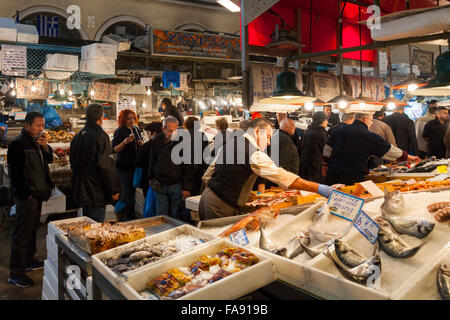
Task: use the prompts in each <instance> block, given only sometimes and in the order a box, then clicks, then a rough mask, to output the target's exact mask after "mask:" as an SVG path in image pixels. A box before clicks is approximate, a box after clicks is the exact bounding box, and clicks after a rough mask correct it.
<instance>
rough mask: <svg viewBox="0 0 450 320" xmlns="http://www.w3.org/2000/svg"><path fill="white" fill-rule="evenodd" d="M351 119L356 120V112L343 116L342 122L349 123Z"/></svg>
mask: <svg viewBox="0 0 450 320" xmlns="http://www.w3.org/2000/svg"><path fill="white" fill-rule="evenodd" d="M349 119H355V113H354V112H350V113H344V114H342V121H347V120H349Z"/></svg>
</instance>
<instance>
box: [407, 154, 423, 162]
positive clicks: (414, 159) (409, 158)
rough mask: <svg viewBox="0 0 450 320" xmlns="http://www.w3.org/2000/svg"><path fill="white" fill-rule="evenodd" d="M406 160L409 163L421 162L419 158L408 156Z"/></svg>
mask: <svg viewBox="0 0 450 320" xmlns="http://www.w3.org/2000/svg"><path fill="white" fill-rule="evenodd" d="M408 160H409V161H414V162H420V161H421V160H420V158H419V157H416V156H410V155H408Z"/></svg>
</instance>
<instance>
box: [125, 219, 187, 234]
mask: <svg viewBox="0 0 450 320" xmlns="http://www.w3.org/2000/svg"><path fill="white" fill-rule="evenodd" d="M127 224H135V225H137V226H139V227H142V228H144V230H145V236H146V237H148V236H150V235H152V234H157V233H160V232H163V231H166V230H169V229H173V228H176V227H179V226H181V225H183V224H185V223H184V222H183V221H180V220H178V219H175V218H172V217H169V216H156V217H152V218H144V219H139V220H133V221H128V222H127Z"/></svg>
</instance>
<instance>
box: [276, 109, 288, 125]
mask: <svg viewBox="0 0 450 320" xmlns="http://www.w3.org/2000/svg"><path fill="white" fill-rule="evenodd" d="M286 118H287V113H283V112H280V113H277V121H278V124H280V123H281V121H282V120H283V119H286Z"/></svg>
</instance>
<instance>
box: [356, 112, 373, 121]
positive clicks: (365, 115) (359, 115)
mask: <svg viewBox="0 0 450 320" xmlns="http://www.w3.org/2000/svg"><path fill="white" fill-rule="evenodd" d="M369 117H370V114H368V113H356V115H355V119H356V120H361V119H367V118H369Z"/></svg>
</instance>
